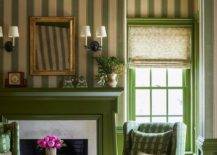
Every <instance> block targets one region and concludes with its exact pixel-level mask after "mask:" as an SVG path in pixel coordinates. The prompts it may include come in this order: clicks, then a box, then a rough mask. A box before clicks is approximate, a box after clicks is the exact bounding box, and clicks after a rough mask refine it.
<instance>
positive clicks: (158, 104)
mask: <svg viewBox="0 0 217 155" xmlns="http://www.w3.org/2000/svg"><path fill="white" fill-rule="evenodd" d="M184 76H186V72H185V70H183V69H166V68H153V69H151V68H135V117H136V118H135V119H136V120H137V121H138V122H182V121H183V111H184V105H183V103H184V101H185V100H186V99H187V96H185V94H184V91H185V90H186V89H187V88H188V86H187V85H186V82H185V80H186V78H183V77H184Z"/></svg>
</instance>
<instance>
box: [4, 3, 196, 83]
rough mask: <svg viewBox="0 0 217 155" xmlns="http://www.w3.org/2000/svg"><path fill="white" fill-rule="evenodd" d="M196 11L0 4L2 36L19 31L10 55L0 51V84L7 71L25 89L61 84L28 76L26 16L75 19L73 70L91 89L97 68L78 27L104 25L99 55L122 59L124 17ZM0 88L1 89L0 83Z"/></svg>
mask: <svg viewBox="0 0 217 155" xmlns="http://www.w3.org/2000/svg"><path fill="white" fill-rule="evenodd" d="M125 3H127V4H126V9H125ZM196 8H197V0H127V1H126V0H0V25H2V26H3V27H4V32H7V29H8V26H10V25H18V26H19V31H20V37H19V38H18V39H16V49H15V51H14V52H13V53H7V52H6V51H4V50H2V49H0V78H1V79H0V80H1V81H4V80H3V79H5V78H6V76H7V74H6V73H7V72H9V71H24V72H25V75H26V78H27V80H28V87H59V86H60V84H61V83H62V77H61V76H30V75H29V25H28V17H29V16H75V17H76V20H77V28H76V29H77V34H76V40H77V44H76V52H77V56H76V58H77V61H78V67H77V70H78V73H79V74H80V75H84V76H85V77H86V78H87V81H88V84H89V86H93V85H94V74H95V73H96V71H97V67H96V64H95V62H94V60H93V56H94V55H93V54H92V53H90V52H87V51H85V49H84V48H83V45H84V39H83V38H80V37H79V28H80V27H81V26H83V25H90V26H91V28H92V32H94V31H95V29H96V27H98V26H100V25H105V26H106V27H107V31H108V37H107V38H105V39H104V40H103V41H104V43H103V44H104V46H103V49H104V51H103V54H104V55H112V56H118V57H120V58H122V59H124V58H125V55H126V52H125V40H126V37H125V36H126V35H125V33H124V32H125V28H124V27H125V22H126V17H130V18H131V17H151V18H155V17H157V18H180V17H182V18H188V17H192V16H193V13H194V12H195V10H197V9H196ZM5 36H6V35H5ZM7 39H8V38H7V37H4V38H3V39H2V38H0V41H1V43H2V42H3V41H6V40H7ZM0 86H1V87H3V84H2V82H1V84H0Z"/></svg>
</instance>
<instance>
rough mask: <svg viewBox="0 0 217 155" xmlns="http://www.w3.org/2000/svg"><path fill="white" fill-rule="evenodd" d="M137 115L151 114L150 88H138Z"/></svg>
mask: <svg viewBox="0 0 217 155" xmlns="http://www.w3.org/2000/svg"><path fill="white" fill-rule="evenodd" d="M136 115H150V91H149V90H141V89H137V90H136Z"/></svg>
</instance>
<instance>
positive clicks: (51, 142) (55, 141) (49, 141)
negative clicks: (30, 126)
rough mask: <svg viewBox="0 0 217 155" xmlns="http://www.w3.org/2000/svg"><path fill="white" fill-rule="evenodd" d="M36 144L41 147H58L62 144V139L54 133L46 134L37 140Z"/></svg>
mask: <svg viewBox="0 0 217 155" xmlns="http://www.w3.org/2000/svg"><path fill="white" fill-rule="evenodd" d="M37 144H38V146H39V147H41V148H57V149H60V148H61V147H62V146H64V144H63V140H61V139H59V138H58V137H57V136H55V135H48V136H46V137H44V138H43V139H39V140H37Z"/></svg>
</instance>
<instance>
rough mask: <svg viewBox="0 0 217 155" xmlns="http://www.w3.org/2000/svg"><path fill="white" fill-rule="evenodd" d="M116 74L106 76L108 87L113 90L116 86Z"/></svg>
mask: <svg viewBox="0 0 217 155" xmlns="http://www.w3.org/2000/svg"><path fill="white" fill-rule="evenodd" d="M117 83H118V82H117V74H115V73H112V74H108V86H109V87H112V88H115V87H116V86H117Z"/></svg>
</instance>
